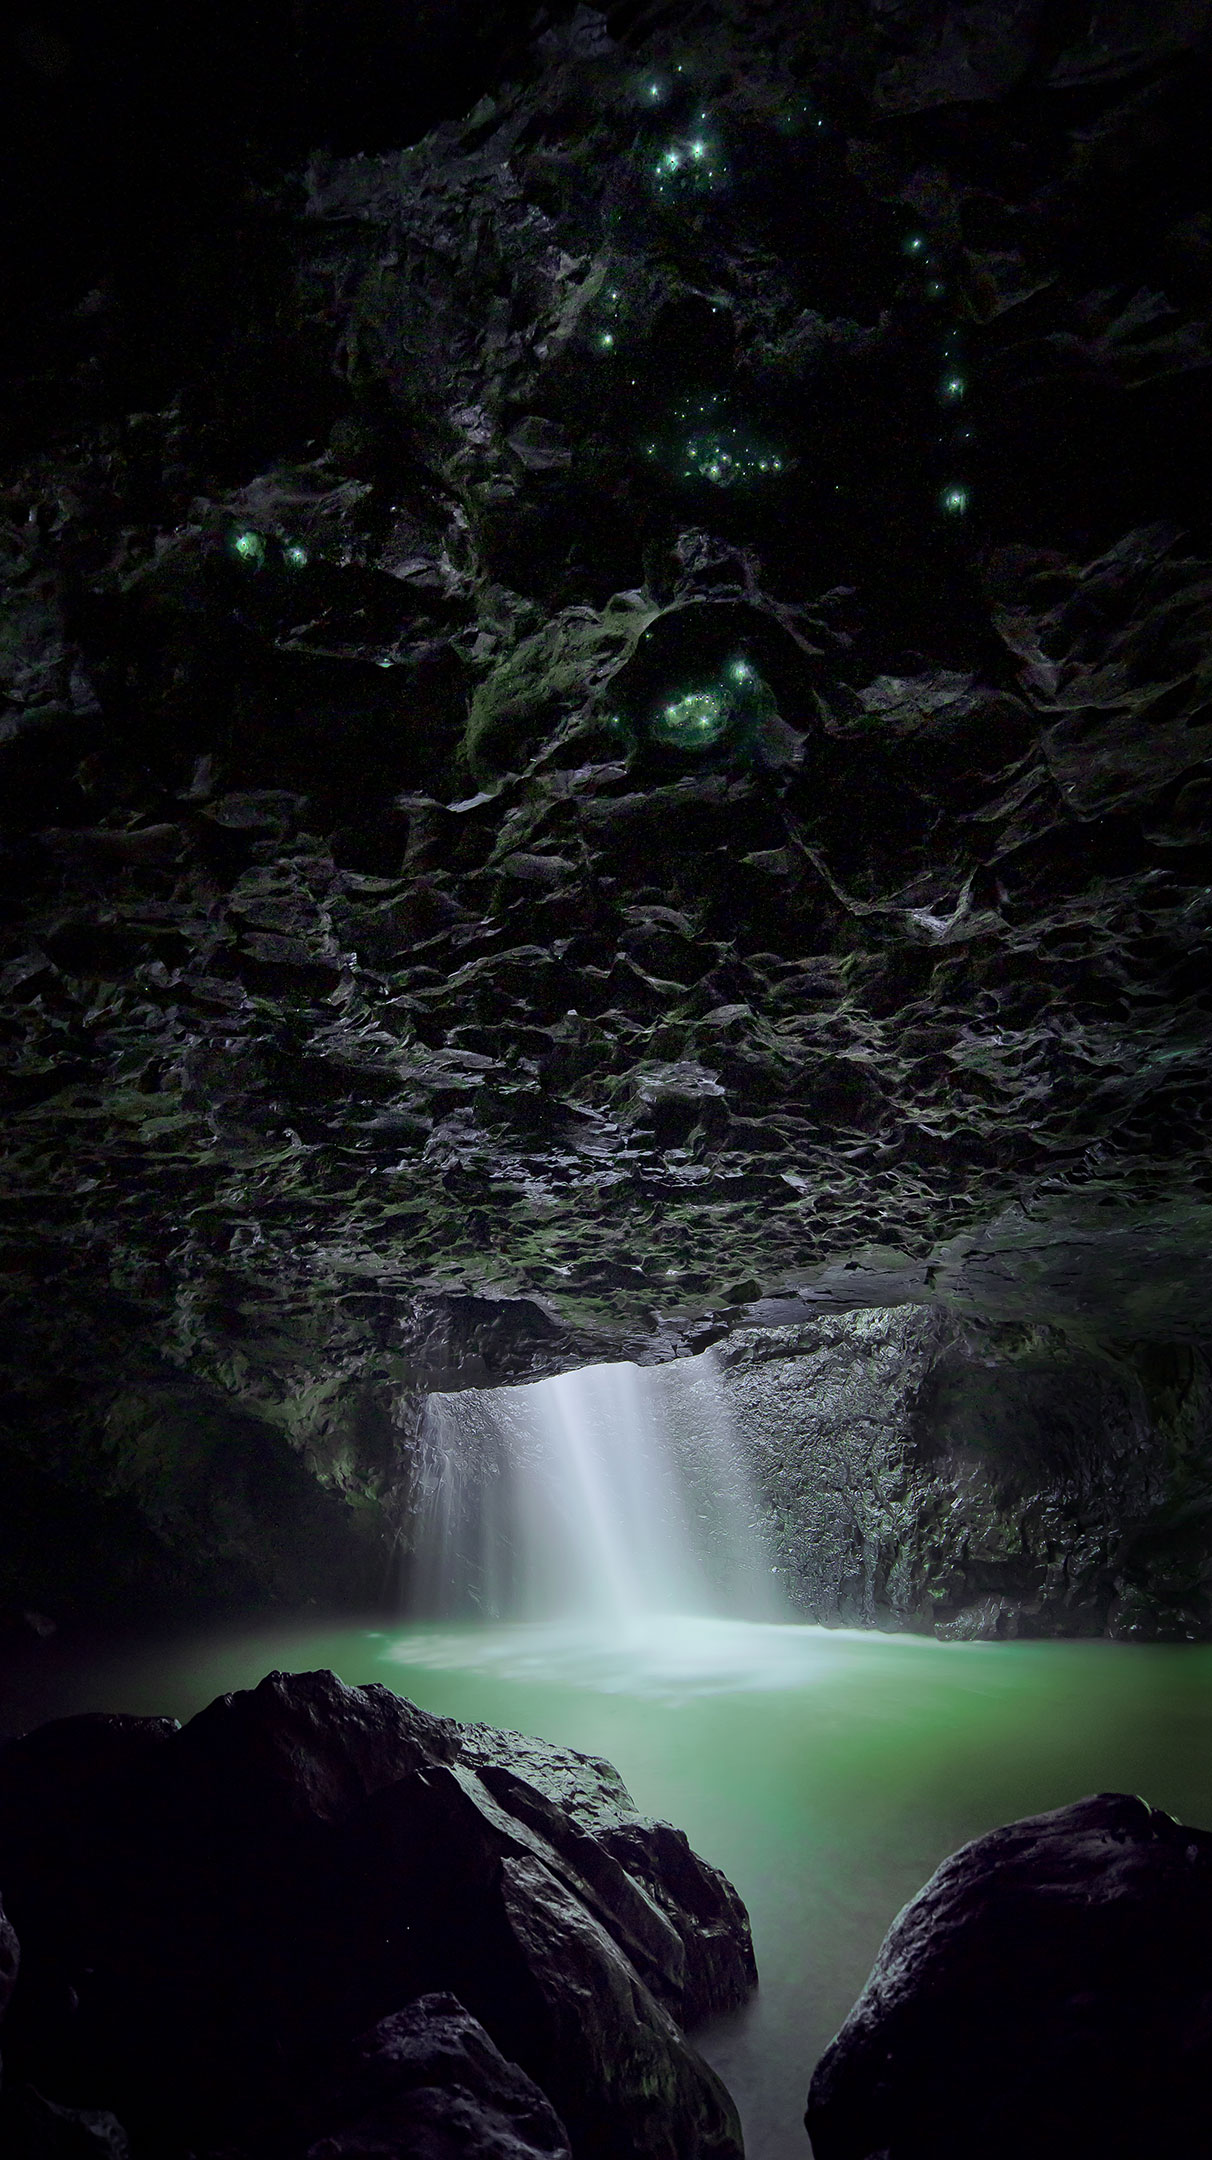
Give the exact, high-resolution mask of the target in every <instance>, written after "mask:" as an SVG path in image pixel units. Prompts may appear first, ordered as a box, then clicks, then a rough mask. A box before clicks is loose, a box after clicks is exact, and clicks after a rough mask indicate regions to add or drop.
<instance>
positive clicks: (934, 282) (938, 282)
mask: <svg viewBox="0 0 1212 2160" xmlns="http://www.w3.org/2000/svg"><path fill="white" fill-rule="evenodd" d="M946 291H947V288H946V286H945V285H944V283H943V281H942V279H941V278H940V277H932V278H931V279H930V280H929V282H928V284H927V286H926V298H927V300H941V299H943V297H944V296H945V294H946Z"/></svg>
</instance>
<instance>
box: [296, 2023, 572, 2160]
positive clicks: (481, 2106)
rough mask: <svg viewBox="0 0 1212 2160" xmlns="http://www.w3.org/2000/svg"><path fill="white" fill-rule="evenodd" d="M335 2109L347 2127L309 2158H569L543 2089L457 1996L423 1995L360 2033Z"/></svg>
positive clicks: (330, 2136) (322, 2142)
mask: <svg viewBox="0 0 1212 2160" xmlns="http://www.w3.org/2000/svg"><path fill="white" fill-rule="evenodd" d="M334 2112H336V2113H338V2114H339V2115H340V2117H341V2120H342V2123H343V2124H344V2125H346V2127H343V2128H341V2129H338V2130H335V2131H331V2132H329V2133H327V2134H326V2135H325V2136H323V2137H321V2138H318V2139H317V2140H316V2142H315V2144H314V2145H312V2146H311V2148H310V2150H309V2153H308V2156H307V2160H570V2151H569V2145H568V2138H567V2134H566V2132H565V2130H564V2126H563V2124H562V2123H561V2122H560V2120H559V2118H558V2116H557V2115H556V2114H555V2113H554V2111H553V2109H552V2108H551V2107H550V2106H549V2104H548V2102H547V2101H546V2100H545V2099H544V2097H543V2095H542V2093H541V2092H540V2091H539V2089H538V2086H537V2085H535V2084H534V2083H533V2082H532V2080H531V2079H530V2078H528V2077H527V2076H526V2075H525V2073H524V2072H523V2071H521V2070H519V2068H518V2066H517V2064H516V2063H511V2062H506V2060H505V2058H504V2056H503V2055H502V2054H501V2052H500V2050H499V2048H496V2047H494V2045H493V2043H492V2041H491V2040H490V2039H489V2037H488V2034H487V2033H486V2032H485V2030H484V2028H483V2026H482V2025H479V2024H477V2022H476V2020H475V2019H474V2018H473V2017H471V2016H470V2015H469V2013H468V2012H467V2011H466V2010H465V2009H464V2008H463V2005H462V2004H461V2003H460V2002H458V2001H457V2000H456V1999H455V1997H454V1996H453V1995H423V1996H421V1997H420V1998H419V1999H418V2001H416V2002H414V2003H410V2004H409V2005H408V2008H407V2009H405V2010H399V2011H397V2012H396V2013H395V2014H394V2015H393V2016H392V2017H388V2018H384V2019H382V2020H381V2022H380V2023H379V2024H378V2025H376V2026H375V2027H374V2029H373V2030H372V2031H371V2032H368V2033H365V2034H363V2035H362V2036H361V2038H360V2039H359V2040H358V2041H357V2042H356V2043H355V2045H354V2047H353V2049H352V2051H351V2064H350V2067H349V2069H348V2072H347V2074H346V2078H345V2082H344V2086H343V2089H342V2092H341V2096H340V2101H339V2103H338V2104H337V2105H336V2107H335V2109H334Z"/></svg>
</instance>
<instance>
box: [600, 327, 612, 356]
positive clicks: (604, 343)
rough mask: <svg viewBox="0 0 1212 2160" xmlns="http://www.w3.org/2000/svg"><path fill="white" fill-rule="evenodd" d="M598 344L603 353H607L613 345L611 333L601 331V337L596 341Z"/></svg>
mask: <svg viewBox="0 0 1212 2160" xmlns="http://www.w3.org/2000/svg"><path fill="white" fill-rule="evenodd" d="M598 344H599V345H600V346H601V348H602V351H603V352H609V350H610V348H611V346H612V345H613V344H614V333H613V331H610V330H603V332H602V335H601V337H600V338H599V339H598Z"/></svg>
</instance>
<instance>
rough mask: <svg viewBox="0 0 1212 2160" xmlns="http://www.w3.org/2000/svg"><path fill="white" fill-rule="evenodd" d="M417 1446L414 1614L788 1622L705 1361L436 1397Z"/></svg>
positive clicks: (609, 1623)
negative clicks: (674, 1616) (678, 1616)
mask: <svg viewBox="0 0 1212 2160" xmlns="http://www.w3.org/2000/svg"><path fill="white" fill-rule="evenodd" d="M423 1441H424V1447H423V1453H424V1471H423V1476H422V1498H421V1507H420V1522H419V1525H418V1530H419V1535H418V1540H417V1549H416V1559H415V1564H414V1568H413V1571H412V1583H411V1596H410V1603H411V1604H412V1607H413V1610H414V1612H416V1613H417V1614H418V1615H424V1616H426V1617H429V1618H456V1617H471V1616H478V1617H480V1618H482V1619H485V1620H543V1619H553V1618H560V1619H569V1620H575V1621H580V1622H585V1623H587V1624H594V1625H600V1626H606V1627H610V1628H624V1627H627V1626H628V1625H631V1624H633V1623H635V1622H637V1621H642V1620H644V1619H645V1618H648V1617H650V1616H654V1615H657V1614H662V1613H696V1614H712V1613H716V1614H729V1615H733V1616H736V1617H738V1618H746V1619H754V1620H765V1619H774V1618H779V1617H782V1612H781V1603H780V1600H779V1599H778V1595H777V1591H776V1589H775V1584H774V1577H773V1574H772V1572H771V1567H770V1562H769V1559H768V1557H767V1555H766V1553H765V1552H764V1550H763V1545H762V1539H761V1536H760V1534H759V1532H758V1529H757V1527H756V1524H755V1519H754V1518H755V1516H756V1513H757V1506H756V1502H755V1499H754V1496H753V1493H752V1491H751V1489H750V1485H749V1480H748V1478H747V1476H746V1473H745V1467H744V1463H743V1460H742V1457H741V1454H740V1451H739V1449H738V1447H737V1444H736V1440H735V1436H734V1435H733V1432H732V1430H731V1426H730V1423H729V1420H728V1415H727V1409H726V1405H725V1402H724V1398H723V1393H722V1389H721V1386H720V1381H719V1373H718V1369H717V1367H716V1364H715V1361H714V1360H713V1358H712V1357H711V1354H710V1353H708V1354H707V1356H705V1357H699V1358H694V1359H688V1360H686V1361H685V1362H683V1363H678V1364H676V1365H671V1366H660V1367H653V1368H645V1369H641V1368H640V1367H638V1366H635V1365H591V1366H588V1367H586V1368H584V1369H583V1370H581V1371H579V1372H570V1373H561V1374H560V1375H558V1377H556V1378H555V1379H551V1380H540V1381H537V1382H535V1383H534V1384H533V1385H531V1386H529V1387H516V1388H493V1389H471V1390H468V1391H467V1392H465V1393H463V1394H459V1395H444V1396H443V1395H437V1396H433V1397H431V1398H430V1403H429V1407H428V1411H427V1417H426V1425H425V1431H424V1435H423Z"/></svg>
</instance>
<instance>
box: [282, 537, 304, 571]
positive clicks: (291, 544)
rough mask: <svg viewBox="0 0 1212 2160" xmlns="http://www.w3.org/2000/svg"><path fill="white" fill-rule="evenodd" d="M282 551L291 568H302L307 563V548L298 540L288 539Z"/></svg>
mask: <svg viewBox="0 0 1212 2160" xmlns="http://www.w3.org/2000/svg"><path fill="white" fill-rule="evenodd" d="M282 553H283V555H284V557H285V559H286V561H287V562H288V563H289V564H290V567H291V569H292V570H302V569H303V568H304V567H305V566H306V563H307V549H306V548H305V547H304V546H303V543H302V541H300V540H289V541H288V542H287V544H286V546H285V547H284V548H283V550H282Z"/></svg>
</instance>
